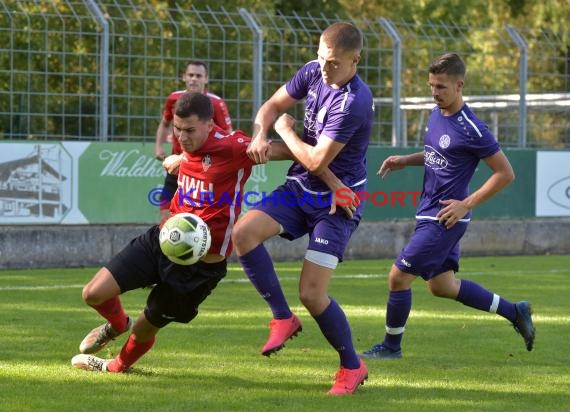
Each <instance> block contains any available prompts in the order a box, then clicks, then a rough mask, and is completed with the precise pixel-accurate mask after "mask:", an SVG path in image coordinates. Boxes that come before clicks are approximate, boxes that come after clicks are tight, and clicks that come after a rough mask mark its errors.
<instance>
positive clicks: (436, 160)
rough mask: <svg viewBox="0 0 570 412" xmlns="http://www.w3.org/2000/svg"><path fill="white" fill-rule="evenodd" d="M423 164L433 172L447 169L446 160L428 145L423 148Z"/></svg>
mask: <svg viewBox="0 0 570 412" xmlns="http://www.w3.org/2000/svg"><path fill="white" fill-rule="evenodd" d="M424 163H425V164H426V166H428V167H430V168H432V169H434V170H438V169H445V168H446V167H447V159H446V158H445V157H444V156H443V155H442V154H441V153H439V152H438V151H437V150H435V149H434V148H433V147H431V146H428V145H426V146H425V148H424Z"/></svg>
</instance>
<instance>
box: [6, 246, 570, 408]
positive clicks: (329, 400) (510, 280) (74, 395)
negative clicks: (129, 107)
mask: <svg viewBox="0 0 570 412" xmlns="http://www.w3.org/2000/svg"><path fill="white" fill-rule="evenodd" d="M390 265H391V260H374V261H373V260H358V261H356V260H355V261H346V262H344V263H342V264H341V265H340V266H339V268H338V270H337V272H336V273H335V275H334V277H333V279H332V282H331V286H330V294H331V296H334V297H335V298H336V299H337V301H338V302H339V303H340V304H341V306H342V307H343V308H344V310H345V312H346V314H347V316H348V318H349V320H350V323H351V327H352V333H353V340H354V343H355V346H356V349H357V351H362V350H365V349H367V348H368V347H369V346H370V345H372V344H373V343H375V342H377V341H378V340H379V339H381V337H382V336H383V334H384V315H385V304H386V299H387V284H386V274H387V272H388V269H389V267H390ZM299 267H300V265H299V264H297V263H287V264H278V265H277V271H278V273H279V276H280V279H281V283H282V285H283V288H284V290H285V293H286V296H287V298H288V300H289V303H290V305H291V306H292V308H293V309H294V310H295V311H296V313H297V314H298V315H299V317H300V318H301V321H302V322H303V326H304V330H303V333H301V334H300V335H299V336H298V337H297V338H296V339H294V340H292V341H288V342H287V344H286V347H285V349H284V350H282V351H281V352H280V353H278V354H276V355H274V356H272V357H271V358H266V357H263V356H261V355H260V350H261V347H262V346H263V344H264V342H265V339H266V337H267V325H268V322H269V320H270V312H269V310H268V309H267V307H266V305H265V302H264V301H262V299H261V298H260V297H259V296H258V295H257V293H256V292H255V290H254V288H253V287H252V286H251V285H250V284H249V282H248V281H247V280H246V278H245V275H244V274H243V272H242V271H241V269H240V268H239V267H238V266H237V265H236V264H232V265H230V271H229V273H228V277H227V279H225V280H224V281H223V282H222V283H221V284H220V286H219V287H218V288H217V289H216V290H215V291H214V293H213V294H212V295H211V296H210V297H209V298H208V299H207V300H206V301H205V302H204V304H203V305H202V307H201V310H200V314H199V315H198V317H197V318H196V319H195V320H194V321H193V322H192V323H191V324H189V325H181V324H172V325H170V326H168V327H166V328H165V329H164V330H162V331H161V332H160V333H159V335H158V339H157V342H156V344H155V346H154V348H153V349H152V350H151V351H150V352H149V353H148V354H147V355H146V356H145V357H143V358H142V359H141V360H140V361H139V362H138V363H137V364H135V367H134V369H133V371H132V372H131V373H129V374H122V375H116V374H101V373H92V372H85V371H81V370H76V369H74V368H73V367H72V366H71V364H70V359H71V358H72V357H73V355H75V354H77V353H78V345H79V342H80V341H81V339H83V337H84V335H85V334H86V333H87V332H88V331H89V330H91V328H93V327H95V326H97V325H99V324H100V323H101V322H102V320H101V319H100V317H99V315H97V314H96V312H95V311H93V310H92V309H90V308H88V307H87V306H86V305H85V304H84V303H83V301H82V299H81V288H82V286H83V284H85V283H86V282H87V281H88V280H89V279H91V277H92V276H93V274H94V273H95V270H96V269H95V268H88V269H79V268H77V269H73V268H70V269H44V270H4V271H0V410H1V411H100V410H117V411H153V412H154V411H263V412H265V411H273V410H278V411H296V412H298V411H330V410H335V409H337V410H350V411H398V412H402V411H413V412H418V411H438V412H442V411H454V412H455V411H462V412H463V411H501V412H504V411H567V410H569V408H570V355H569V352H570V351H569V348H570V346H569V343H568V342H569V338H570V256H526V257H487V258H464V259H462V261H461V272H460V273H459V274H458V277H460V278H461V277H462V278H466V279H471V280H474V281H476V282H479V283H481V284H482V285H483V286H485V287H487V288H488V289H490V290H492V291H493V292H495V293H497V294H499V295H502V296H504V297H505V298H507V299H509V300H511V301H518V300H529V301H530V302H531V303H532V304H533V309H534V321H535V326H536V328H537V338H536V342H535V349H534V351H533V352H527V351H526V350H525V348H524V344H523V340H522V338H521V337H520V336H519V335H517V334H516V332H515V331H514V330H513V328H512V327H511V325H510V324H509V323H508V322H507V321H506V320H504V319H503V318H500V317H499V316H497V315H492V314H489V313H485V312H481V311H476V310H474V309H470V308H467V307H465V306H463V305H461V304H459V303H457V302H454V301H450V300H444V299H441V298H435V297H432V296H431V295H430V294H429V292H428V291H427V289H426V287H425V283H424V282H423V280H421V279H418V280H417V281H416V282H415V283H414V287H413V307H412V313H411V315H410V319H409V321H408V324H407V329H406V334H405V337H404V341H403V354H404V357H403V358H402V359H400V360H385V361H371V360H368V361H367V365H368V368H369V372H370V377H369V379H368V381H367V382H366V384H365V385H364V386H360V388H359V389H358V391H357V392H356V394H355V395H354V396H347V397H340V398H335V397H328V396H326V395H325V393H326V391H327V390H328V389H329V388H330V386H331V385H332V381H333V376H334V373H335V371H336V369H337V368H338V357H337V355H336V353H335V352H334V351H333V350H332V349H331V348H330V347H329V345H328V344H327V343H326V341H325V339H324V337H323V336H322V335H321V333H320V331H319V329H318V327H317V325H316V323H315V322H314V320H313V319H312V318H311V316H310V315H309V314H308V312H307V311H306V310H305V309H304V308H303V307H302V305H301V304H300V302H299V300H298V297H297V287H298V277H299V275H298V273H299ZM147 294H148V290H137V291H132V292H129V293H127V294H126V295H124V296H123V297H122V301H123V304H124V306H125V309H126V310H127V311H128V313H129V314H130V315H132V316H137V315H138V313H139V312H140V310H141V309H142V308H143V306H144V303H145V300H146V296H147ZM123 342H124V339H123V337H121V338H119V339H118V340H117V341H116V342H112V343H111V344H110V345H109V346H108V347H107V348H105V349H104V350H103V351H102V353H101V355H102V356H105V357H108V356H114V355H116V354H117V352H118V351H119V350H120V348H121V345H122V343H123Z"/></svg>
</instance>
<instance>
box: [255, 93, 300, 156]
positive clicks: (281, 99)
mask: <svg viewBox="0 0 570 412" xmlns="http://www.w3.org/2000/svg"><path fill="white" fill-rule="evenodd" d="M295 103H297V100H295V99H293V98H292V97H291V96H289V93H287V89H286V88H285V86H281V87H280V88H279V90H277V91H276V92H275V93H274V94H273V96H271V97H270V98H269V100H267V101H266V102H265V103H263V104H262V105H261V107H260V108H259V110H258V111H257V114H256V115H255V120H254V122H253V135H252V139H251V143H250V145H249V147H248V148H247V155H248V156H249V158H250V159H251V160H253V161H254V162H255V163H257V164H260V163H267V161H268V160H269V158H270V153H269V152H270V142H269V139H268V137H267V136H268V134H269V130H271V127H272V126H273V123H274V122H275V119H276V118H277V116H278V115H279V113H282V112H284V111H285V110H287V109H288V108H290V107H292V106H293V105H294V104H295Z"/></svg>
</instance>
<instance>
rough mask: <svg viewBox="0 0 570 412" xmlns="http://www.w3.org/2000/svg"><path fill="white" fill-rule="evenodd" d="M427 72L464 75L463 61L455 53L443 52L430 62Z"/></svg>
mask: <svg viewBox="0 0 570 412" xmlns="http://www.w3.org/2000/svg"><path fill="white" fill-rule="evenodd" d="M429 72H430V73H431V74H448V75H450V76H460V77H465V63H463V60H461V57H459V55H458V54H457V53H445V54H443V55H441V56H439V57H437V58H436V59H435V60H433V61H432V62H431V64H430V65H429Z"/></svg>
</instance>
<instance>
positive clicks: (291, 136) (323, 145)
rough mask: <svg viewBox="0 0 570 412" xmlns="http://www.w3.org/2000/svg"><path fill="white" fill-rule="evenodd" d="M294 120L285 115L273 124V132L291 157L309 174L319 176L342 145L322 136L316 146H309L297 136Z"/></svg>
mask: <svg viewBox="0 0 570 412" xmlns="http://www.w3.org/2000/svg"><path fill="white" fill-rule="evenodd" d="M294 126H295V119H294V118H293V117H292V116H291V115H289V114H287V113H285V114H283V115H281V116H280V117H279V118H278V119H277V121H276V122H275V131H276V132H277V133H278V134H279V136H281V138H282V139H283V141H284V142H285V144H286V145H287V147H288V148H289V150H291V153H292V154H293V156H294V157H295V158H296V159H297V161H298V162H299V163H301V164H302V165H303V167H304V168H305V169H307V170H308V171H309V172H310V173H312V174H315V175H320V174H321V173H323V172H324V171H325V169H326V168H328V166H329V164H330V162H332V161H333V159H334V158H335V157H336V156H337V155H338V153H339V152H340V151H341V150H342V148H343V147H344V144H342V143H338V142H335V141H334V140H332V139H329V138H327V137H326V136H323V137H322V138H321V139H319V141H318V143H317V145H316V146H311V145H309V144H307V143H305V142H304V141H302V140H301V138H300V137H299V136H298V135H297V133H296V132H295V129H294Z"/></svg>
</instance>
